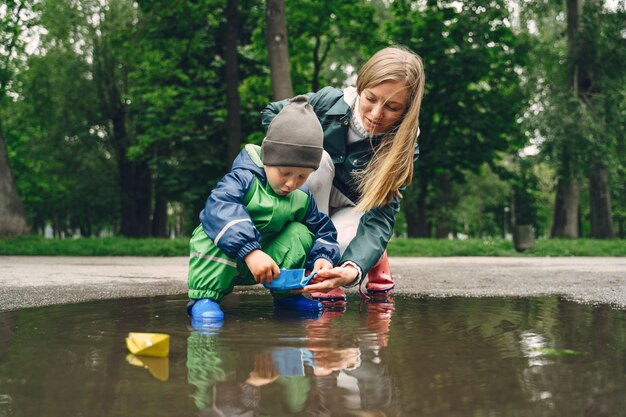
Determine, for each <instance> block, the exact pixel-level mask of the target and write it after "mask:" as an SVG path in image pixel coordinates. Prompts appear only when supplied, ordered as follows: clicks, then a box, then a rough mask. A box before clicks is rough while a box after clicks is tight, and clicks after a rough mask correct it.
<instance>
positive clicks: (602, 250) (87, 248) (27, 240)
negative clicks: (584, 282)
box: [0, 236, 626, 256]
mask: <svg viewBox="0 0 626 417" xmlns="http://www.w3.org/2000/svg"><path fill="white" fill-rule="evenodd" d="M388 249H389V255H391V256H626V241H625V240H594V239H571V240H570V239H538V240H537V241H536V242H535V247H534V248H533V249H530V250H527V251H525V252H523V253H518V252H516V251H515V250H514V249H513V244H512V242H510V241H508V240H504V239H469V240H448V239H393V240H392V241H391V242H389V248H388ZM188 254H189V241H188V239H128V238H123V237H111V238H84V239H44V238H42V237H39V236H25V237H19V238H14V239H0V256H1V255H35V256H187V255H188Z"/></svg>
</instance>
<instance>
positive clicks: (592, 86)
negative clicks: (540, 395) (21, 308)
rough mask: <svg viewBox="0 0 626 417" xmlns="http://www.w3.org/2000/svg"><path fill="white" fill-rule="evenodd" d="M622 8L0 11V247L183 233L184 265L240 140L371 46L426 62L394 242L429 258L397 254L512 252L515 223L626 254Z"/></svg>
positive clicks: (10, 7)
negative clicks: (454, 249) (415, 146)
mask: <svg viewBox="0 0 626 417" xmlns="http://www.w3.org/2000/svg"><path fill="white" fill-rule="evenodd" d="M625 7H626V6H625V5H624V3H622V2H614V1H608V2H603V1H599V0H597V1H596V0H594V1H591V0H587V1H583V0H567V1H553V0H551V1H548V0H539V1H528V2H526V1H501V0H494V1H464V2H459V1H450V2H447V1H430V0H428V1H413V2H409V1H386V0H371V1H367V0H323V1H309V0H299V1H294V0H290V1H286V2H283V1H276V0H267V1H260V0H259V1H253V0H227V1H226V0H222V1H218V0H199V1H162V0H141V1H129V0H106V1H105V0H71V1H70V0H24V1H15V0H9V1H5V2H3V3H2V4H1V5H0V236H3V237H11V238H12V239H9V240H7V239H5V240H4V241H0V243H1V244H0V251H1V252H2V253H12V252H11V250H10V248H11V247H13V248H17V247H18V246H19V245H20V244H23V245H25V246H27V247H29V246H32V245H33V242H35V240H33V239H35V238H33V237H32V235H39V236H43V235H45V234H47V235H48V236H52V237H56V238H70V237H73V238H76V237H78V236H81V237H111V236H113V237H115V236H121V237H127V238H128V237H130V238H139V237H141V238H146V237H155V238H163V237H170V238H177V239H174V241H176V242H178V243H177V244H178V245H179V248H178V249H176V250H175V253H180V252H182V253H184V252H185V251H186V249H185V246H186V244H185V241H186V238H187V237H188V236H189V235H190V232H191V230H192V229H193V228H194V227H195V226H196V225H197V224H198V213H199V211H200V209H201V208H202V206H203V204H204V201H205V199H206V197H207V196H208V194H209V192H210V190H211V189H212V187H213V186H214V185H215V184H216V183H217V181H219V179H220V178H221V177H222V176H223V175H224V174H225V173H226V172H227V170H228V169H229V166H230V163H231V161H232V160H233V158H234V156H235V155H236V154H237V153H238V151H239V149H241V147H242V146H243V145H244V144H246V143H257V144H259V143H260V142H261V141H262V139H263V137H264V134H263V131H262V128H261V123H260V117H259V112H260V110H261V109H262V108H263V107H264V106H265V105H267V104H268V103H269V102H271V101H274V100H276V99H280V98H285V97H289V96H292V95H295V94H301V93H306V92H310V91H316V90H318V89H320V88H322V87H324V86H327V85H331V86H335V87H342V86H346V85H350V84H352V83H354V80H355V71H356V70H357V69H358V68H359V67H360V65H361V64H362V63H364V62H365V61H366V60H367V58H368V57H370V56H371V55H372V54H373V53H374V52H375V51H377V50H378V49H380V48H381V47H384V46H387V45H393V44H398V45H404V46H406V47H408V48H410V49H412V50H413V51H415V52H417V53H418V54H419V55H420V56H422V58H423V60H424V64H425V70H426V93H425V97H424V101H423V104H422V111H421V116H420V128H421V135H420V138H419V143H420V150H421V156H420V159H419V161H418V163H417V164H416V170H415V175H414V181H413V184H412V185H411V186H410V187H409V188H408V189H407V190H406V192H405V194H404V199H403V203H402V211H401V213H400V215H399V218H398V222H397V225H396V231H395V233H396V236H397V237H398V238H405V237H408V238H425V239H427V240H426V241H427V242H431V243H427V244H423V243H422V244H420V245H421V246H419V248H418V249H417V250H416V246H411V245H410V244H405V243H403V242H406V239H398V242H400V243H401V244H396V246H395V248H396V249H397V253H400V252H401V248H402V247H403V245H408V246H410V247H411V249H409V250H408V252H409V253H410V252H411V251H412V252H420V253H421V254H428V253H431V252H432V253H434V254H437V253H438V252H437V251H438V250H439V254H445V249H443V247H441V246H437V243H436V240H435V239H430V238H440V240H441V239H442V238H450V239H454V238H459V239H461V240H464V239H466V238H469V240H470V241H472V240H476V241H478V242H479V244H478V246H476V248H484V246H485V242H490V243H488V245H487V246H491V247H492V248H494V247H498V245H503V242H505V243H504V245H505V246H503V247H504V248H506V249H505V250H509V248H510V243H509V244H508V246H506V242H507V241H510V238H511V235H512V233H513V231H514V230H515V228H516V226H525V225H530V226H532V228H533V230H534V232H535V235H536V236H537V237H538V238H540V239H542V238H546V239H545V240H546V241H548V240H550V239H547V238H552V240H553V241H555V242H558V245H560V246H561V247H563V246H564V245H566V246H567V245H569V246H567V247H568V248H570V249H568V250H567V251H566V254H576V252H575V250H574V248H576V247H577V246H576V245H575V244H574V245H572V244H571V243H570V242H578V243H581V242H583V241H584V242H585V243H584V245H586V247H587V248H588V249H589V250H593V248H597V247H601V248H603V249H601V252H602V251H603V253H604V254H618V255H622V256H623V255H624V254H626V250H625V249H624V247H625V245H624V244H623V239H624V235H625V230H624V227H625V222H626V181H625V180H626V175H625V166H626V152H625V144H624V133H625V130H626V123H624V122H625V121H626V71H625V70H624V68H626V26H625V23H624V22H626V9H625ZM29 234H30V235H31V237H27V238H19V236H24V235H29ZM15 236H18V238H17V239H16V238H15ZM563 238H566V239H568V240H567V241H564V240H562V239H563ZM581 238H582V239H581ZM615 238H618V239H619V240H615ZM24 239H26V240H24ZM507 239H508V240H507ZM589 239H594V240H589ZM595 239H602V240H607V241H610V242H612V243H610V245H612V246H598V245H599V241H596V240H595ZM54 240H58V239H54ZM64 240H66V241H67V240H68V239H64ZM72 240H75V239H72ZM80 240H82V241H85V240H86V239H79V241H80ZM24 242H26V243H24ZM36 242H41V241H40V240H36ZM420 242H423V240H420ZM392 243H393V242H392ZM603 243H604V242H603ZM91 245H92V246H91V247H92V248H93V247H97V245H99V243H91ZM133 245H134V246H136V244H135V243H130V244H128V245H127V246H124V247H127V249H125V251H126V252H124V249H121V252H123V254H124V253H125V254H128V253H132V247H133ZM81 246H82V247H86V246H88V245H85V243H79V244H78V245H77V246H76V249H75V251H76V252H77V253H78V252H79V251H80V249H79V247H81ZM578 247H580V245H578ZM437 248H439V249H437ZM609 248H612V249H609ZM477 250H478V249H474V252H471V250H470V253H468V254H472V253H473V254H480V253H478V252H476V251H477ZM34 252H35V253H37V251H36V250H35V251H34ZM24 253H31V252H28V251H25V252H24ZM94 253H99V252H98V250H95V249H92V252H90V254H94ZM103 254H111V252H110V250H109V252H107V249H103ZM392 254H393V252H392ZM492 254H493V253H492Z"/></svg>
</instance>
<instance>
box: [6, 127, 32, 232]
mask: <svg viewBox="0 0 626 417" xmlns="http://www.w3.org/2000/svg"><path fill="white" fill-rule="evenodd" d="M26 233H29V230H28V224H27V223H26V217H25V215H24V207H23V206H22V199H21V198H20V195H19V194H18V192H17V187H16V186H15V180H14V179H13V173H12V172H11V167H10V166H9V158H8V155H7V150H6V144H5V143H4V134H3V132H2V125H1V124H0V237H8V236H17V235H23V234H26Z"/></svg>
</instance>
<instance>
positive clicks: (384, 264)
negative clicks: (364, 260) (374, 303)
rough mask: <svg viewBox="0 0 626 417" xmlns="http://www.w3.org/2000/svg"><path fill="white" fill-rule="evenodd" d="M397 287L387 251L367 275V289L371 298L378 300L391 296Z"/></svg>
mask: <svg viewBox="0 0 626 417" xmlns="http://www.w3.org/2000/svg"><path fill="white" fill-rule="evenodd" d="M395 286H396V283H395V282H394V281H393V279H392V278H391V270H390V269H389V260H388V259H387V251H385V252H384V253H383V256H382V257H381V258H380V260H379V261H378V262H377V263H376V265H374V266H373V267H372V269H370V271H369V272H368V273H367V284H366V285H365V288H366V289H367V293H368V294H369V295H370V296H372V297H376V298H378V297H380V296H383V297H386V296H388V295H390V294H391V292H392V291H393V288H394V287H395Z"/></svg>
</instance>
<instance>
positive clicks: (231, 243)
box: [188, 96, 339, 321]
mask: <svg viewBox="0 0 626 417" xmlns="http://www.w3.org/2000/svg"><path fill="white" fill-rule="evenodd" d="M322 141H323V132H322V128H321V126H320V124H319V121H318V119H317V117H316V116H315V113H314V112H313V108H312V107H311V106H310V105H309V104H308V99H307V97H306V96H297V97H294V98H293V99H292V100H291V101H290V102H289V103H288V104H287V105H285V107H284V108H283V109H282V110H281V112H280V113H279V114H278V115H277V116H276V118H275V119H274V120H273V121H272V123H271V125H270V127H269V129H268V131H267V136H266V138H265V139H264V140H263V144H262V147H259V146H254V145H246V147H245V149H244V150H242V151H241V153H240V154H239V156H238V157H237V159H236V160H235V162H234V163H233V167H232V170H231V171H230V172H229V173H228V174H227V175H226V176H225V177H224V178H223V179H222V180H221V181H220V182H219V184H218V185H217V186H216V188H215V189H214V190H213V192H212V193H211V195H210V196H209V198H208V199H207V202H206V205H205V208H204V210H202V212H201V213H200V220H201V222H202V224H201V225H200V226H198V227H197V228H196V230H195V231H194V232H193V235H192V238H191V241H190V250H191V258H190V260H189V277H188V286H189V298H190V299H191V301H190V303H189V305H188V311H189V313H190V314H191V316H192V319H193V320H200V321H203V320H206V321H215V320H221V319H223V317H224V315H223V313H222V311H221V309H220V307H219V305H218V303H219V302H220V301H221V300H222V298H223V297H224V296H225V295H227V294H229V293H230V292H231V291H232V290H233V287H234V285H253V284H256V283H264V282H268V283H269V282H271V281H272V279H274V278H276V277H277V276H278V274H279V267H282V268H303V267H306V268H307V269H309V270H312V271H317V270H320V269H326V268H332V266H333V265H334V264H335V263H336V262H337V261H338V259H339V247H338V244H337V232H336V230H335V228H334V226H333V224H332V222H331V221H330V219H329V218H328V216H326V215H325V214H322V213H320V212H319V211H318V210H317V206H316V204H315V202H314V200H313V197H312V196H311V194H310V193H309V192H307V191H303V190H300V189H298V187H300V186H301V185H302V184H304V182H305V181H306V179H307V178H308V176H309V175H310V174H311V173H312V172H313V171H314V170H315V169H317V167H318V166H319V163H320V160H321V157H322V150H323V148H322ZM272 295H273V296H274V304H275V306H277V307H281V308H291V309H296V310H320V309H321V304H320V303H318V302H315V301H313V300H310V299H308V298H305V297H304V296H303V295H302V294H297V295H292V294H290V293H284V292H283V293H281V292H276V291H274V292H272Z"/></svg>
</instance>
